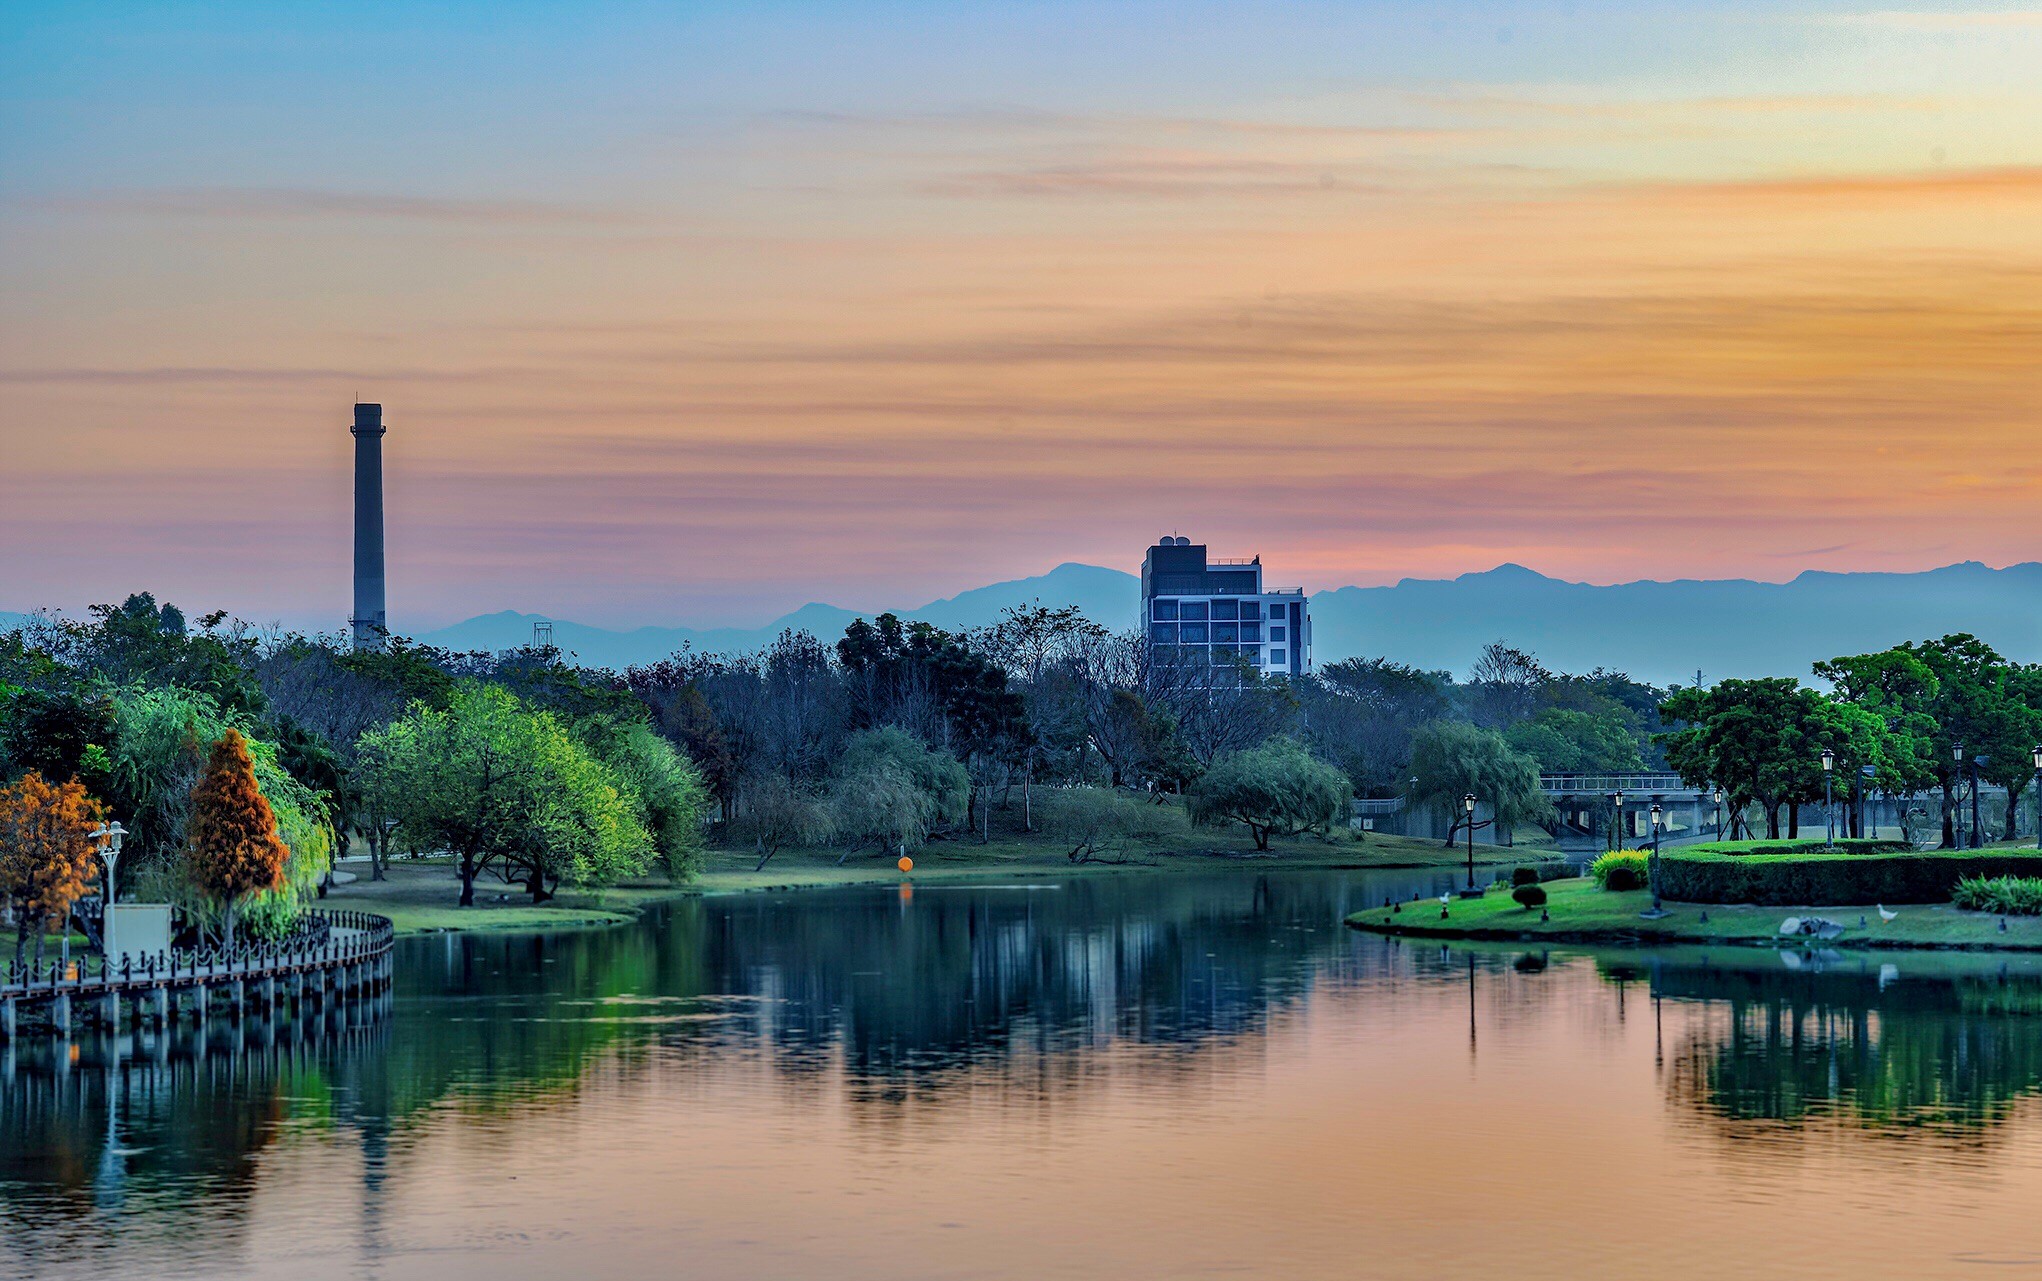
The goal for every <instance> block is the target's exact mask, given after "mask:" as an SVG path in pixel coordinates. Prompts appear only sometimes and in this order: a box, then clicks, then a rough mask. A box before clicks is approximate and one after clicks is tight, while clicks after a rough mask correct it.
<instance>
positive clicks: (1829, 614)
mask: <svg viewBox="0 0 2042 1281" xmlns="http://www.w3.org/2000/svg"><path fill="white" fill-rule="evenodd" d="M1139 597H1140V580H1139V579H1137V578H1136V576H1135V575H1133V574H1129V573H1125V572H1123V571H1121V570H1115V569H1103V568H1101V567H1099V566H1096V565H1079V564H1064V565H1059V566H1057V567H1056V568H1055V569H1053V570H1051V571H1050V572H1048V573H1047V574H1041V575H1038V576H1035V577H1032V578H1022V579H1016V580H1014V581H1011V582H1003V583H994V584H991V585H989V586H986V587H980V588H976V589H973V590H971V591H967V592H962V593H960V594H958V595H956V596H952V597H948V598H946V599H943V600H937V601H930V602H929V603H927V604H924V605H920V606H903V607H901V608H898V609H895V610H894V611H893V612H895V613H897V614H900V615H901V616H903V617H906V618H915V619H922V620H926V621H928V622H930V623H933V624H935V625H936V626H939V627H943V628H947V629H950V630H953V631H954V630H959V629H962V628H969V627H978V626H983V625H985V624H988V623H991V622H993V621H995V620H996V619H997V618H998V617H999V615H1000V613H1001V611H1002V610H1004V609H1006V608H1007V607H1009V606H1013V605H1026V604H1029V603H1031V602H1034V601H1041V602H1042V603H1043V604H1045V605H1052V606H1061V605H1076V606H1078V607H1079V608H1080V609H1082V610H1083V611H1084V612H1085V614H1086V615H1087V616H1088V617H1090V618H1093V619H1095V620H1097V621H1099V622H1101V623H1103V624H1105V625H1106V626H1108V627H1111V628H1114V629H1116V630H1118V629H1121V628H1125V627H1130V626H1132V625H1134V623H1135V622H1136V620H1137V618H1138V616H1139V612H1140V605H1139ZM873 612H877V611H873ZM1311 613H1312V620H1313V624H1312V625H1313V658H1314V660H1315V661H1316V662H1318V663H1320V664H1322V665H1323V664H1325V663H1329V662H1333V661H1336V660H1338V659H1342V658H1354V657H1377V656H1386V657H1389V658H1392V659H1395V660H1397V661H1398V662H1403V663H1409V664H1412V665H1414V666H1417V667H1423V668H1427V669H1439V670H1447V671H1452V672H1454V673H1456V674H1458V675H1465V674H1466V672H1467V669H1468V665H1469V663H1471V662H1472V661H1473V660H1474V658H1475V655H1476V653H1477V652H1478V651H1479V650H1480V649H1481V647H1482V646H1483V645H1485V644H1487V643H1488V642H1490V641H1493V640H1504V641H1508V642H1509V643H1510V644H1512V645H1515V646H1516V647H1518V648H1520V649H1525V650H1529V651H1531V652H1533V653H1535V654H1537V655H1538V657H1539V658H1540V660H1541V661H1543V662H1544V663H1545V664H1546V666H1548V667H1550V668H1553V669H1555V670H1559V671H1574V672H1580V671H1587V670H1589V669H1591V668H1594V667H1598V666H1601V667H1608V668H1611V669H1614V670H1619V671H1625V672H1629V673H1630V674H1631V675H1632V676H1634V677H1636V678H1637V679H1639V680H1646V681H1651V682H1653V683H1655V684H1662V685H1664V684H1676V683H1686V682H1689V681H1692V680H1694V679H1695V675H1696V673H1697V672H1700V673H1701V674H1702V676H1703V679H1704V680H1707V681H1711V682H1713V681H1715V680H1719V679H1721V678H1723V677H1728V676H1783V675H1784V676H1802V677H1805V676H1807V675H1808V668H1809V665H1810V664H1812V663H1814V662H1816V661H1818V660H1820V659H1824V658H1831V657H1834V656H1836V655H1839V654H1853V653H1862V652H1865V651H1868V650H1874V649H1882V648H1885V647H1886V646H1888V645H1892V644H1896V643H1898V642H1900V641H1903V640H1922V639H1926V638H1930V637H1935V636H1941V635H1944V634H1946V633H1950V632H1960V631H1963V632H1971V633H1974V634H1976V635H1978V636H1980V637H1982V638H1983V639H1985V640H1986V641H1987V642H1989V643H1990V644H1992V645H1993V646H1995V647H1996V648H1998V649H1999V650H2000V651H2001V652H2002V653H2004V654H2006V655H2007V656H2008V657H2010V658H2016V659H2020V660H2022V661H2028V662H2033V661H2037V660H2042V564H2035V563H2032V562H2031V563H2025V564H2019V565H2012V566H2009V567H2007V568H2005V569H1992V568H1989V567H1987V566H1985V565H1981V564H1979V563H1977V562H1975V561H1967V562H1964V563H1962V564H1957V565H1946V566H1944V567H1943V568H1941V569H1932V570H1926V571H1923V572H1920V573H1827V572H1821V571H1814V570H1810V571H1808V572H1806V573H1803V574H1800V575H1799V576H1797V577H1795V578H1794V579H1792V580H1791V581H1789V582H1784V583H1762V582H1754V581H1751V580H1749V579H1727V580H1700V579H1681V580H1678V581H1674V582H1650V581H1645V582H1634V583H1620V584H1615V585H1612V586H1597V585H1593V584H1589V583H1570V582H1566V581H1563V580H1561V579H1556V578H1548V577H1546V576H1545V575H1543V574H1539V573H1536V572H1534V571H1532V570H1529V569H1526V568H1524V567H1523V566H1521V565H1502V566H1499V567H1498V568H1496V569H1492V570H1488V571H1486V572H1483V573H1477V574H1463V575H1461V576H1460V577H1459V578H1453V579H1412V578H1407V579H1404V580H1403V581H1401V582H1398V583H1396V584H1394V585H1392V586H1387V587H1341V588H1337V589H1334V590H1331V591H1322V592H1318V593H1315V594H1314V595H1313V596H1312V598H1311ZM861 616H865V617H870V616H871V615H870V613H866V612H863V611H858V610H852V609H844V608H841V607H839V606H835V605H825V604H808V605H804V606H802V607H801V608H800V609H797V610H795V611H794V612H793V613H791V614H787V615H785V616H784V617H781V618H776V619H774V620H773V621H772V622H770V623H767V624H765V625H764V626H761V627H757V628H729V627H725V628H713V629H707V630H696V629H693V628H687V627H640V628H637V629H634V630H631V631H610V630H605V629H602V628H597V627H589V626H585V625H583V624H580V623H575V622H571V621H568V620H565V619H555V620H553V639H554V644H556V645H558V646H559V647H560V648H561V649H562V650H564V651H567V652H569V653H571V654H573V655H574V656H575V658H576V660H577V661H579V662H581V663H584V664H587V665H591V666H602V667H620V666H624V665H627V664H631V663H645V662H652V661H655V660H657V659H659V658H662V657H664V656H666V655H667V654H669V653H672V652H673V651H674V650H676V649H680V648H682V647H683V646H689V647H692V648H694V649H695V650H697V651H719V650H723V651H741V650H749V649H756V648H758V647H759V646H762V645H764V644H766V643H768V642H770V641H771V640H772V639H773V637H774V636H776V635H778V634H779V633H780V632H781V631H783V630H785V629H788V628H794V629H805V630H807V631H809V632H812V633H814V634H815V635H816V636H818V637H821V638H822V639H824V640H825V641H829V640H834V639H835V638H836V637H837V636H839V635H841V634H842V633H843V630H844V627H845V625H846V624H848V623H849V622H850V621H851V620H852V619H854V618H858V617H861ZM537 621H540V620H539V617H538V616H537V615H532V614H521V613H516V612H514V611H509V610H506V611H503V612H501V613H495V614H484V615H481V616H480V617H476V618H471V619H468V620H466V621H465V622H461V623H457V624H455V625H453V626H451V627H446V628H442V629H440V630H438V631H433V632H428V633H425V634H424V635H422V636H421V637H420V638H419V639H421V640H424V641H427V642H430V643H431V644H435V645H444V646H447V647H450V648H455V649H464V650H466V649H487V650H495V649H506V648H509V647H512V646H515V645H522V644H526V643H529V642H530V641H531V639H532V624H533V623H535V622H537Z"/></svg>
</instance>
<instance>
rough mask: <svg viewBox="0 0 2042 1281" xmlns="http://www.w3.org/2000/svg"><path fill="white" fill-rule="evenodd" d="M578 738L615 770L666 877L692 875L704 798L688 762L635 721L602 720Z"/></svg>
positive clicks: (698, 777) (704, 789)
mask: <svg viewBox="0 0 2042 1281" xmlns="http://www.w3.org/2000/svg"><path fill="white" fill-rule="evenodd" d="M583 738H584V739H585V740H586V741H587V742H588V744H589V746H590V748H591V749H592V750H594V751H595V753H596V755H597V756H598V757H600V758H601V759H602V761H603V762H604V763H605V764H607V765H608V766H609V767H610V768H611V769H612V770H614V771H616V774H617V777H618V779H619V780H620V781H621V782H622V783H623V784H624V786H625V789H626V791H627V793H628V795H629V796H630V797H631V799H632V800H633V801H634V802H635V803H636V805H637V807H638V820H639V822H640V823H641V824H642V825H643V826H644V828H645V830H646V832H647V833H649V834H650V835H651V837H652V843H653V848H654V851H655V855H656V857H657V858H658V860H659V864H660V867H661V869H662V870H663V871H664V872H665V873H666V876H667V879H668V880H670V881H680V880H684V879H686V878H687V877H689V876H691V875H693V874H694V872H695V869H696V867H697V866H698V865H699V864H700V862H701V855H702V819H703V816H704V814H705V813H706V812H707V810H708V807H709V799H710V798H709V788H708V786H707V785H706V784H704V783H703V781H702V775H701V774H700V773H699V772H697V770H696V769H695V766H694V762H692V761H690V760H689V759H688V758H687V757H686V756H685V755H683V754H682V753H680V752H678V751H676V750H675V749H674V747H673V745H672V744H671V743H668V742H667V741H666V740H665V739H664V738H661V737H660V736H659V734H658V733H657V732H655V731H654V730H653V728H652V727H651V726H650V725H647V724H646V723H645V722H643V721H641V720H637V719H635V718H634V719H631V720H629V721H625V722H622V723H619V722H617V721H616V720H614V719H612V718H602V719H601V720H599V721H598V722H597V723H595V724H594V725H591V726H589V727H587V728H585V729H584V731H583Z"/></svg>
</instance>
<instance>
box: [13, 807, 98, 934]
mask: <svg viewBox="0 0 2042 1281" xmlns="http://www.w3.org/2000/svg"><path fill="white" fill-rule="evenodd" d="M100 816H101V810H100V808H99V802H97V801H95V800H93V799H92V798H91V797H90V796H88V795H86V793H85V786H84V784H82V783H80V782H79V781H78V780H77V779H75V778H74V779H72V780H71V781H70V782H68V783H49V782H45V781H44V780H43V776H42V775H41V774H38V773H35V772H34V771H30V772H29V773H27V774H24V775H22V776H21V780H20V781H19V782H17V783H15V784H13V785H12V786H10V787H4V788H0V898H4V899H6V900H7V901H8V902H9V903H11V904H12V905H13V907H14V919H15V923H16V925H17V926H18V927H19V928H17V930H16V931H15V939H14V964H15V966H16V967H17V968H19V966H20V965H21V952H22V947H23V945H25V944H26V943H27V941H28V931H29V927H30V926H31V925H33V926H34V927H35V929H36V940H35V953H36V961H37V962H38V963H40V962H41V961H42V953H43V935H45V934H47V933H49V932H50V931H51V930H54V929H59V928H63V929H69V928H70V920H71V905H72V904H73V903H76V902H77V901H78V900H79V899H80V898H81V897H83V896H84V894H85V892H86V891H87V890H89V889H91V888H92V878H93V877H94V876H96V875H98V873H99V857H98V854H97V853H96V852H95V846H94V843H93V840H92V830H93V829H94V828H95V827H97V826H99V821H100Z"/></svg>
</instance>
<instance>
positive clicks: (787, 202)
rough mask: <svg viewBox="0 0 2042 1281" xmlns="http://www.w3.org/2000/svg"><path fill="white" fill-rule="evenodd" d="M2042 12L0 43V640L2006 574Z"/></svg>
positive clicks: (980, 11) (2016, 551) (1070, 19)
mask: <svg viewBox="0 0 2042 1281" xmlns="http://www.w3.org/2000/svg"><path fill="white" fill-rule="evenodd" d="M2037 67H2042V10H2037V9H2033V8H2027V9H2022V8H1980V7H1955V8H1948V9H1911V10H1908V11H1884V10H1874V9H1870V8H1867V7H1865V6H1848V5H1836V4H1822V5H1805V6H1772V5H1763V6H1761V5H1748V4H1747V5H1730V6H1720V5H1719V6H1699V5H1680V6H1652V5H1644V6H1640V5H1630V4H1626V5H1616V4H1595V3H1581V4H1573V5H1565V6H1560V5H1498V4H1487V3H1484V4H1462V5H1428V6H1424V7H1422V8H1421V7H1418V6H1400V5H1380V4H1350V5H1337V6H1336V5H1309V4H1281V5H1278V4H1269V5H1240V4H1231V5H1217V4H1188V5H1186V4H1171V5H1162V4H1155V5H1111V4H1089V5H1073V4H1015V5H1003V6H956V5H934V4H930V5H912V4H910V5H856V6H853V5H847V4H812V5H800V4H785V5H762V6H686V5H614V6H610V5H604V6H588V7H583V8H579V9H575V10H573V11H572V12H571V13H570V11H569V10H567V9H566V8H565V7H563V6H545V5H530V6H527V5H519V4H501V5H474V6H464V5H459V4H455V5H442V6H434V7H431V8H430V9H429V10H426V9H423V8H421V7H418V6H410V5H391V6H388V7H382V6H375V5H364V6H345V7H339V6H332V7H328V6H303V7H296V6H291V5H261V6H253V5H251V6H235V5H222V4H210V5H204V6H199V5H188V6H187V5H176V4H169V5H158V6H146V7H137V8H132V9H130V8H126V7H120V6H105V5H78V6H75V7H71V6H65V5H57V4H53V5H46V6H21V7H14V8H10V9H9V11H8V12H7V14H6V15H5V16H0V457H4V465H0V610H26V609H30V608H34V607H38V606H45V605H50V606H60V607H65V608H69V609H73V610H75V609H78V608H80V607H82V606H84V605H86V604H88V603H90V602H92V601H95V600H104V599H109V598H117V597H118V596H120V595H122V594H124V593H126V592H128V591H131V590H138V589H144V588H147V589H152V590H154V591H156V592H157V593H158V594H159V595H160V596H168V597H169V598H171V599H174V600H176V601H178V602H179V603H180V604H183V605H185V606H186V607H187V608H188V609H194V610H196V609H205V608H211V607H215V606H218V607H224V608H228V609H230V610H233V611H234V612H236V613H238V614H240V615H242V616H244V617H248V618H251V619H255V620H264V621H266V620H270V619H281V620H284V621H287V622H291V623H293V624H296V625H303V626H322V627H323V626H332V625H336V624H337V623H338V622H339V621H340V620H341V619H343V618H344V617H345V616H346V612H347V606H348V598H347V593H348V555H349V542H348V520H349V480H348V463H349V457H350V441H349V438H348V435H347V425H348V421H349V411H348V406H349V403H350V402H351V401H353V400H355V399H357V398H360V399H365V400H380V401H382V402H383V403H384V404H385V406H386V414H387V418H388V420H389V423H390V426H391V431H390V435H389V437H388V440H387V442H386V458H387V466H388V468H389V473H390V479H389V512H390V514H389V522H390V540H391V549H390V557H391V560H390V579H391V588H390V609H391V616H392V621H393V626H394V627H396V628H398V629H399V630H406V629H410V628H418V627H424V626H430V625H434V624H438V623H444V622H448V621H452V620H454V619H457V618H461V617H464V616H466V615H469V614H474V613H480V612H484V611H488V610H494V609H501V608H517V609H525V610H532V611H537V612H544V613H551V614H555V615H558V616H562V617H572V618H576V619H579V620H581V621H585V622H590V623H599V624H606V625H613V626H615V625H628V624H640V623H687V624H695V625H711V624H724V623H740V624H744V623H757V622H761V621H763V620H765V619H767V618H769V617H772V616H773V615H775V614H777V613H780V612H783V611H785V610H787V609H790V608H792V607H793V606H796V605H798V604H800V603H802V602H803V601H806V600H814V599H821V600H829V601H832V602H834V603H838V604H843V605H849V606H864V607H876V606H887V605H892V606H902V605H913V604H918V603H920V602H922V601H924V600H927V599H929V598H932V597H935V596H940V595H947V594H950V593H953V592H955V591H958V590H961V589H964V588H968V587H972V586H976V585H979V584H982V583H986V582H990V581H994V580H997V579H1002V578H1010V577H1018V576H1021V575H1025V574H1031V573H1039V572H1042V571H1044V570H1047V569H1048V568H1049V567H1051V566H1053V565H1055V564H1057V563H1059V562H1061V561H1066V560H1079V561H1086V562H1090V563H1095V564H1109V565H1115V566H1119V567H1123V568H1129V569H1132V568H1135V567H1136V565H1137V564H1138V562H1139V559H1140V555H1141V549H1142V547H1143V545H1144V544H1145V543H1146V542H1147V541H1149V540H1150V539H1151V538H1152V537H1153V536H1154V535H1156V534H1158V533H1163V532H1168V531H1172V530H1175V531H1180V532H1184V533H1190V534H1194V535H1197V536H1199V537H1201V538H1202V539H1205V540H1207V541H1210V542H1211V543H1213V544H1214V545H1215V549H1216V551H1219V552H1222V553H1225V554H1247V553H1250V552H1260V553H1261V554H1262V555H1263V557H1264V559H1265V561H1266V562H1268V563H1269V564H1270V566H1271V572H1272V574H1273V577H1274V578H1275V579H1277V580H1281V581H1282V582H1285V583H1301V584H1302V585H1304V586H1306V587H1308V588H1313V589H1317V588H1323V587H1333V586H1339V585H1343V584H1347V583H1363V584H1367V583H1380V582H1389V581H1394V580H1396V579H1398V578H1401V577H1406V576H1412V577H1438V576H1450V575H1453V574H1458V573H1463V572H1467V571H1471V570H1481V569H1486V568H1489V567H1491V566H1494V565H1496V564H1498V563H1500V562H1503V561H1517V562H1520V563H1523V564H1526V565H1529V566H1531V567H1533V568H1535V569H1538V570H1541V571H1543V572H1546V573H1549V574H1553V575H1556V576H1561V577H1567V578H1577V579H1585V580H1589V581H1594V582H1614V581H1624V580H1629V579H1635V578H1674V577H1697V576H1709V577H1715V576H1743V577H1754V578H1765V579H1784V578H1787V577H1791V576H1792V575H1793V574H1794V573H1796V572H1798V571H1800V570H1802V569H1806V568H1822V569H1903V570H1904V569H1921V568H1927V567H1930V566H1934V565H1938V564H1944V563H1948V562H1951V561H1956V560H1963V559H1977V560H1983V561H1985V562H1987V563H1990V564H1995V565H2000V564H2006V563H2010V562H2015V561H2022V560H2031V559H2036V548H2037V546H2038V542H2042V503H2038V501H2037V499H2038V497H2042V432H2038V431H2037V426H2038V423H2042V76H2038V75H2037V72H2036V68H2037Z"/></svg>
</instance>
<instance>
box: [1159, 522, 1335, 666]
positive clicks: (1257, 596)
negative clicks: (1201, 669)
mask: <svg viewBox="0 0 2042 1281" xmlns="http://www.w3.org/2000/svg"><path fill="white" fill-rule="evenodd" d="M1142 614H1143V619H1144V622H1145V624H1146V626H1147V628H1148V634H1149V645H1150V647H1151V649H1152V650H1153V651H1154V653H1155V654H1156V657H1157V658H1158V660H1165V661H1170V662H1174V663H1178V664H1186V665H1191V666H1211V667H1213V668H1215V669H1217V670H1221V671H1224V670H1227V669H1230V668H1235V669H1237V668H1239V667H1240V666H1243V665H1245V666H1248V667H1252V668H1253V669H1255V670H1256V671H1258V672H1261V673H1262V674H1263V675H1265V676H1302V675H1303V674H1304V673H1306V672H1307V671H1310V670H1311V665H1312V620H1311V616H1310V614H1309V613H1307V611H1306V608H1305V593H1304V589H1303V588H1299V587H1276V588H1272V587H1266V586H1264V585H1263V582H1262V558H1261V557H1260V556H1256V557H1254V558H1252V559H1250V560H1213V559H1210V558H1208V557H1207V556H1206V554H1205V544H1203V543H1194V542H1192V541H1191V540H1190V539H1188V538H1178V537H1174V536H1173V537H1167V538H1162V539H1159V540H1158V541H1157V542H1156V545H1155V546H1153V547H1151V548H1149V551H1148V555H1146V556H1144V557H1143V558H1142Z"/></svg>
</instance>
